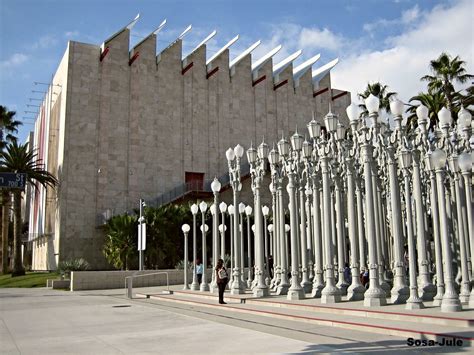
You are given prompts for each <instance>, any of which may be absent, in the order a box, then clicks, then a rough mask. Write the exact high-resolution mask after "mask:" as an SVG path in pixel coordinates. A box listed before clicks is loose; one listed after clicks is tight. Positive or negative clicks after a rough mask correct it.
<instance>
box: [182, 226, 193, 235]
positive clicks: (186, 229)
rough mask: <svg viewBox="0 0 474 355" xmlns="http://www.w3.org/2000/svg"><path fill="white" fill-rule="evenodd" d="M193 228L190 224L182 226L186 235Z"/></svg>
mask: <svg viewBox="0 0 474 355" xmlns="http://www.w3.org/2000/svg"><path fill="white" fill-rule="evenodd" d="M190 229H191V227H190V226H189V224H187V223H185V224H183V225H182V226H181V230H182V231H183V233H184V234H186V233H188V232H189V231H190Z"/></svg>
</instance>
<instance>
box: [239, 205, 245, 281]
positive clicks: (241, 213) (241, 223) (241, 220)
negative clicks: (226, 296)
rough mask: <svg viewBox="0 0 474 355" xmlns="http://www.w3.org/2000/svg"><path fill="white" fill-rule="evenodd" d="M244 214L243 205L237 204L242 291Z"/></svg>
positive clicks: (243, 277) (243, 278)
mask: <svg viewBox="0 0 474 355" xmlns="http://www.w3.org/2000/svg"><path fill="white" fill-rule="evenodd" d="M244 213H245V204H244V203H242V202H241V203H239V219H238V220H239V230H240V265H242V272H241V273H240V283H241V284H242V286H241V287H242V289H243V290H244V289H245V286H246V282H245V275H244V274H245V266H244V265H245V264H244Z"/></svg>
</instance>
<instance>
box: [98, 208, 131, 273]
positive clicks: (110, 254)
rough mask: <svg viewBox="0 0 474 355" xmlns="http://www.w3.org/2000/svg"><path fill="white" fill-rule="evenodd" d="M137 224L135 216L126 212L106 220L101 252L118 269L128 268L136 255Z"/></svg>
mask: <svg viewBox="0 0 474 355" xmlns="http://www.w3.org/2000/svg"><path fill="white" fill-rule="evenodd" d="M137 225H138V220H137V217H136V216H130V215H126V214H125V215H118V216H113V217H112V218H111V219H109V220H108V221H107V226H106V234H105V243H104V249H103V253H104V255H105V258H106V259H107V261H108V262H109V263H110V264H112V265H113V266H114V267H116V268H118V269H123V268H124V267H125V269H126V270H128V269H129V267H130V265H131V262H132V259H133V258H134V257H136V255H137V233H138V232H137Z"/></svg>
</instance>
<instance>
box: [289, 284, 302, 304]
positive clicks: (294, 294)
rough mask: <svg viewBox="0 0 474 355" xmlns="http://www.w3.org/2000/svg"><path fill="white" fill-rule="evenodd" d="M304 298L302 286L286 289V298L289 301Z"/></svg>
mask: <svg viewBox="0 0 474 355" xmlns="http://www.w3.org/2000/svg"><path fill="white" fill-rule="evenodd" d="M304 298H305V295H304V290H303V288H291V287H290V289H289V290H288V293H287V295H286V299H287V300H289V301H293V300H302V299H304Z"/></svg>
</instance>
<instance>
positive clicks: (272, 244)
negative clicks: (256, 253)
mask: <svg viewBox="0 0 474 355" xmlns="http://www.w3.org/2000/svg"><path fill="white" fill-rule="evenodd" d="M273 222H275V215H273ZM267 230H268V233H269V234H270V255H271V256H272V259H273V265H272V266H273V270H272V268H271V267H270V261H269V260H270V256H269V257H268V259H267V263H268V272H269V273H270V277H271V279H270V285H269V287H270V289H272V290H273V288H274V287H275V282H276V273H275V268H276V266H277V255H278V252H277V251H276V238H275V234H274V233H273V232H274V230H273V223H270V224H269V225H268V227H267ZM273 255H274V256H273Z"/></svg>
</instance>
